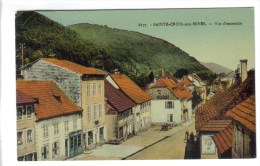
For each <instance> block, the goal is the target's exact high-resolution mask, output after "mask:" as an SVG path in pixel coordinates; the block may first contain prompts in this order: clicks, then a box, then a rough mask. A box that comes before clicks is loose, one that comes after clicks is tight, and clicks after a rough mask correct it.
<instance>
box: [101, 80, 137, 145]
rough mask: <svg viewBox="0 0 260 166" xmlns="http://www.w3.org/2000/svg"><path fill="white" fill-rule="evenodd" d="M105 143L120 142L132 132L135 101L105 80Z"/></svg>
mask: <svg viewBox="0 0 260 166" xmlns="http://www.w3.org/2000/svg"><path fill="white" fill-rule="evenodd" d="M105 97H106V124H107V141H106V142H107V143H117V144H118V143H120V142H122V141H124V140H126V139H127V138H128V137H131V136H132V135H133V134H134V133H133V132H134V130H133V128H134V116H133V112H132V107H134V106H135V103H134V102H133V101H132V100H131V99H130V98H128V97H127V96H126V95H125V94H124V93H123V92H121V91H120V90H119V89H116V88H115V87H114V86H113V85H112V84H110V83H109V82H108V81H107V80H105Z"/></svg>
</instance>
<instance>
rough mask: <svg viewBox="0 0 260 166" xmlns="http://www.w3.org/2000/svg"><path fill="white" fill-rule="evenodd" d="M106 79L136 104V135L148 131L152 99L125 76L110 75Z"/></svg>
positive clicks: (134, 110) (134, 111) (133, 110)
mask: <svg viewBox="0 0 260 166" xmlns="http://www.w3.org/2000/svg"><path fill="white" fill-rule="evenodd" d="M106 79H107V80H108V81H109V82H110V83H111V85H113V86H114V87H115V88H116V89H120V90H121V91H122V92H123V93H124V94H125V95H126V96H128V98H130V99H131V100H132V101H133V102H134V103H135V104H136V105H135V106H134V107H133V108H132V112H133V116H134V126H133V130H134V133H135V134H137V133H138V132H140V131H144V130H147V129H148V128H149V127H150V126H151V97H150V96H149V95H148V94H147V93H146V92H144V91H143V90H142V89H141V88H140V87H139V86H138V85H137V84H135V83H134V82H133V81H132V80H131V79H130V78H129V77H127V76H126V75H124V74H112V75H108V76H107V77H106Z"/></svg>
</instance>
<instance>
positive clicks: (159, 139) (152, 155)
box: [69, 119, 196, 160]
mask: <svg viewBox="0 0 260 166" xmlns="http://www.w3.org/2000/svg"><path fill="white" fill-rule="evenodd" d="M194 124H195V123H194V119H193V120H192V122H189V123H186V124H184V125H183V126H177V127H173V128H172V129H169V130H168V131H160V126H153V127H151V128H150V129H149V130H147V131H145V132H141V133H140V134H139V135H137V136H134V137H132V138H130V139H128V140H127V141H125V142H123V143H122V144H120V145H108V144H105V145H103V146H102V147H100V148H98V149H94V150H92V151H91V152H89V153H88V154H87V153H83V154H81V155H79V156H77V157H74V158H71V159H69V160H120V159H122V160H146V159H147V160H148V159H184V158H185V159H189V158H196V156H194V151H192V150H193V149H196V148H192V146H191V145H190V144H189V143H186V141H185V140H184V138H185V132H186V131H187V130H188V131H189V132H190V133H191V132H193V133H194V134H195V125H194Z"/></svg>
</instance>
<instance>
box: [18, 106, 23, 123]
mask: <svg viewBox="0 0 260 166" xmlns="http://www.w3.org/2000/svg"><path fill="white" fill-rule="evenodd" d="M21 119H23V107H22V106H19V107H17V120H21Z"/></svg>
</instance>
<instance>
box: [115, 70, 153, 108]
mask: <svg viewBox="0 0 260 166" xmlns="http://www.w3.org/2000/svg"><path fill="white" fill-rule="evenodd" d="M111 77H112V79H113V80H114V81H115V82H116V84H117V85H118V86H119V87H120V88H121V89H122V91H123V92H124V93H125V94H126V95H127V96H128V97H130V98H131V99H132V100H133V101H134V102H135V103H137V104H141V103H144V102H147V101H149V100H151V97H150V96H149V95H148V94H147V93H145V92H144V91H143V90H142V89H141V88H140V87H139V86H138V85H137V84H136V83H135V82H133V81H132V80H131V79H130V78H129V77H128V76H126V75H124V74H111Z"/></svg>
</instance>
